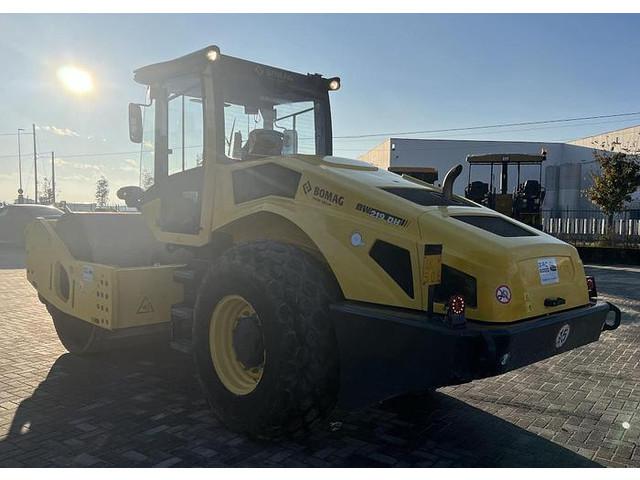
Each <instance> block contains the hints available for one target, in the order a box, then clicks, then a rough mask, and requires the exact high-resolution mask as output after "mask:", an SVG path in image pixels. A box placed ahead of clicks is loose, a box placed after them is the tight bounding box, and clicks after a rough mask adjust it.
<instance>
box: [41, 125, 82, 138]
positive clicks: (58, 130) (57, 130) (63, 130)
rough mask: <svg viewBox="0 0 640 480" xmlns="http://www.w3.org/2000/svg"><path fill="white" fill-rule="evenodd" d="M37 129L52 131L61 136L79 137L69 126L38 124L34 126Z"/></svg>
mask: <svg viewBox="0 0 640 480" xmlns="http://www.w3.org/2000/svg"><path fill="white" fill-rule="evenodd" d="M36 129H37V130H44V131H45V132H49V133H53V134H54V135H59V136H61V137H79V136H80V134H79V133H78V132H74V131H73V130H71V129H70V128H66V127H64V128H59V127H54V126H53V125H39V126H37V127H36Z"/></svg>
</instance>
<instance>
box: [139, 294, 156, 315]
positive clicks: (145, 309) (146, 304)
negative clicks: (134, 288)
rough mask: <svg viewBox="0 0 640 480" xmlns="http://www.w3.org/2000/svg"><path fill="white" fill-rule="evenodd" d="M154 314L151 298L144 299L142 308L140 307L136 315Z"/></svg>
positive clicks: (141, 303) (141, 304)
mask: <svg viewBox="0 0 640 480" xmlns="http://www.w3.org/2000/svg"><path fill="white" fill-rule="evenodd" d="M152 312H153V305H151V300H149V297H142V301H141V302H140V306H139V307H138V311H137V312H136V314H141V313H152Z"/></svg>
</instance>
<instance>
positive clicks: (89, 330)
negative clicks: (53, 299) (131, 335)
mask: <svg viewBox="0 0 640 480" xmlns="http://www.w3.org/2000/svg"><path fill="white" fill-rule="evenodd" d="M46 306H47V310H48V311H49V314H50V315H51V318H52V319H53V326H54V327H55V329H56V332H57V333H58V338H59V339H60V342H61V343H62V345H63V346H64V348H66V349H67V351H68V352H69V353H73V354H76V355H86V354H91V353H97V352H101V351H105V350H106V349H107V348H106V344H105V342H104V336H105V333H106V332H105V331H104V330H103V329H101V328H98V327H96V326H95V325H91V324H90V323H88V322H85V321H84V320H80V319H79V318H76V317H73V316H71V315H68V314H66V313H64V312H62V311H60V310H58V309H57V308H56V307H54V306H53V305H50V304H47V305H46Z"/></svg>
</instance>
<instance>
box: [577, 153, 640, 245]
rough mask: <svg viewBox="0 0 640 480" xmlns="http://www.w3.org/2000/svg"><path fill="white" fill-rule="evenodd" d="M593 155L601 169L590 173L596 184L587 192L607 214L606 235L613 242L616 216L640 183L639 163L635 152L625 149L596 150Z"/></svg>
mask: <svg viewBox="0 0 640 480" xmlns="http://www.w3.org/2000/svg"><path fill="white" fill-rule="evenodd" d="M593 156H594V158H595V160H596V162H598V164H599V165H600V172H598V173H595V172H591V179H592V180H593V185H592V186H591V187H589V188H588V189H587V190H586V194H587V197H588V198H589V200H591V201H592V202H593V203H595V204H596V205H597V206H598V207H599V208H600V210H602V212H603V213H604V214H605V215H606V216H607V236H608V237H609V238H610V239H611V241H613V236H612V231H611V230H612V227H613V216H614V215H615V214H616V213H618V212H620V211H622V210H623V208H624V204H625V203H626V202H629V201H630V200H631V194H632V193H633V192H635V191H636V189H637V188H638V187H639V186H640V163H638V158H637V157H636V156H635V155H627V154H626V153H622V152H605V151H602V150H595V151H594V152H593Z"/></svg>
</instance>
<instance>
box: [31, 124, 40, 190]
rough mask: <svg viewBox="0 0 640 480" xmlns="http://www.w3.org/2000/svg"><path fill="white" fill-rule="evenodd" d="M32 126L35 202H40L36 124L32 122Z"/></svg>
mask: <svg viewBox="0 0 640 480" xmlns="http://www.w3.org/2000/svg"><path fill="white" fill-rule="evenodd" d="M31 127H32V129H33V176H34V178H35V186H36V190H35V198H34V199H33V202H34V203H38V152H37V151H36V124H35V123H32V124H31Z"/></svg>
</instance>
